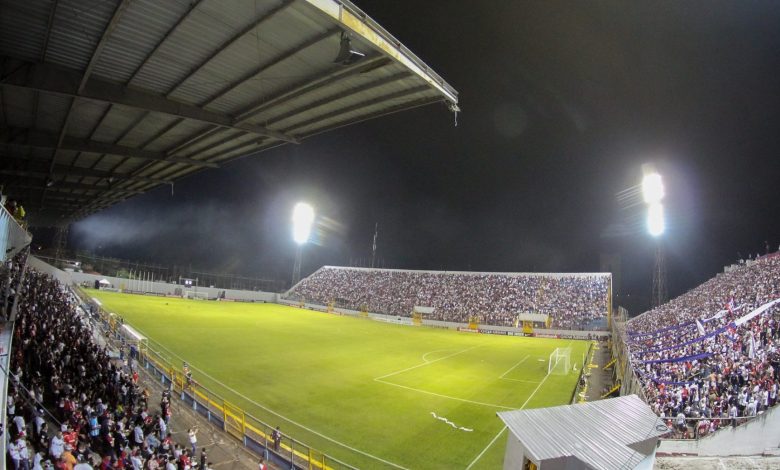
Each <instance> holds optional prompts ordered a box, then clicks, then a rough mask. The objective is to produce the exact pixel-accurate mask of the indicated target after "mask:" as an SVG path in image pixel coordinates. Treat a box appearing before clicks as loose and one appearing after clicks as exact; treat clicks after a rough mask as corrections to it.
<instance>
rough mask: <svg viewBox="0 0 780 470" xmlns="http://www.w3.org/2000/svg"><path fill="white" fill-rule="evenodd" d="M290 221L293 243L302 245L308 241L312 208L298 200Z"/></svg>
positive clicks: (312, 214) (312, 215) (312, 216)
mask: <svg viewBox="0 0 780 470" xmlns="http://www.w3.org/2000/svg"><path fill="white" fill-rule="evenodd" d="M292 222H293V240H295V243H297V244H299V245H303V244H304V243H306V242H308V241H309V236H310V235H311V226H312V224H313V223H314V209H313V208H312V207H311V206H310V205H308V204H306V203H304V202H299V203H298V204H296V205H295V208H294V209H293V216H292Z"/></svg>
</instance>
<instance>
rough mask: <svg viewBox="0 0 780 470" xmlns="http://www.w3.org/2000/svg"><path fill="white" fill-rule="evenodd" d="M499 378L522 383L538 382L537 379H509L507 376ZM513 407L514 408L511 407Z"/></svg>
mask: <svg viewBox="0 0 780 470" xmlns="http://www.w3.org/2000/svg"><path fill="white" fill-rule="evenodd" d="M499 378H500V379H501V380H511V381H512V382H522V383H524V384H538V383H539V381H538V380H523V379H510V378H507V377H499ZM513 409H514V408H513Z"/></svg>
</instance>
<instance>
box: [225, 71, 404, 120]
mask: <svg viewBox="0 0 780 470" xmlns="http://www.w3.org/2000/svg"><path fill="white" fill-rule="evenodd" d="M390 63H391V61H390V59H388V58H386V57H375V58H374V59H369V60H366V61H362V62H358V63H357V64H355V65H352V66H350V67H344V66H341V65H339V66H337V67H334V68H332V69H330V71H329V72H328V73H325V74H322V73H319V74H316V75H312V76H310V77H307V78H305V79H304V80H301V81H300V82H298V83H295V84H293V85H291V86H290V87H289V88H287V89H285V90H282V91H281V92H279V93H277V94H276V95H275V96H271V97H262V98H260V99H258V100H256V101H255V102H254V103H250V104H249V105H248V106H247V107H246V108H244V109H242V110H241V111H239V112H238V114H237V117H236V118H237V119H238V120H240V121H242V120H246V119H250V118H252V117H253V116H256V115H257V114H259V113H261V112H263V111H265V110H266V109H268V108H270V107H272V106H277V105H279V104H281V103H285V102H287V101H290V100H292V99H294V98H298V97H299V96H302V95H305V94H307V93H310V92H312V91H315V90H319V89H320V88H324V87H326V86H328V85H331V84H333V83H335V82H338V81H340V80H344V79H345V78H349V77H352V76H354V75H358V74H361V73H366V72H369V71H371V70H376V69H378V68H380V67H384V66H385V65H387V64H390Z"/></svg>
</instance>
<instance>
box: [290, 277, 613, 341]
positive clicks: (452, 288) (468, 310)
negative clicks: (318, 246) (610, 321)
mask: <svg viewBox="0 0 780 470" xmlns="http://www.w3.org/2000/svg"><path fill="white" fill-rule="evenodd" d="M608 285H609V276H608V275H587V274H501V273H447V272H436V271H401V270H391V269H363V268H339V267H330V266H326V267H323V268H321V269H319V270H318V271H317V272H315V273H314V274H312V275H311V276H309V277H308V278H306V279H304V280H303V281H302V282H301V283H299V284H298V285H296V286H295V288H294V290H293V291H292V292H291V293H290V297H291V298H297V299H305V300H306V301H309V302H313V303H319V304H321V305H328V304H329V303H330V302H332V301H334V300H336V301H337V303H339V304H340V306H342V307H344V308H350V309H353V310H360V309H361V307H365V308H367V310H368V311H371V312H376V313H384V314H387V315H392V316H407V317H408V316H411V312H412V310H413V309H414V307H415V306H418V305H421V306H427V307H434V308H435V310H434V313H433V315H432V316H429V317H427V318H430V319H432V320H445V321H453V322H461V323H465V322H468V320H469V317H470V316H472V315H476V316H479V317H480V322H482V323H484V324H489V325H498V326H514V324H515V319H516V318H517V315H518V314H519V313H528V312H533V313H542V314H547V315H549V316H550V318H551V320H552V322H551V327H552V328H558V329H585V328H587V327H589V326H590V325H591V324H592V323H593V322H594V321H595V320H599V319H601V318H603V317H604V316H605V315H606V312H607V292H608Z"/></svg>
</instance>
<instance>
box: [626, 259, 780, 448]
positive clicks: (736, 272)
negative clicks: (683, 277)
mask: <svg viewBox="0 0 780 470" xmlns="http://www.w3.org/2000/svg"><path fill="white" fill-rule="evenodd" d="M779 302H780V254H778V253H775V254H771V255H767V256H763V257H759V258H757V259H755V260H750V261H747V262H742V263H741V264H739V265H735V266H732V267H729V268H727V269H726V271H725V272H723V273H720V274H718V275H717V276H715V277H714V278H712V279H710V280H709V281H707V282H705V283H704V284H702V285H700V286H698V287H696V288H695V289H692V290H691V291H689V292H687V293H685V294H683V295H681V296H679V297H677V298H676V299H674V300H672V301H670V302H668V303H666V304H664V305H661V306H660V307H657V308H655V309H652V310H650V311H648V312H646V313H644V314H642V315H640V316H638V317H636V318H633V319H631V320H630V321H629V322H628V323H627V333H628V341H627V342H628V347H629V351H630V355H631V364H632V365H633V368H634V371H635V373H636V375H637V376H638V378H639V380H640V381H641V383H642V385H643V387H644V391H645V394H646V397H647V401H648V403H649V404H650V405H651V406H652V408H653V410H654V411H655V412H656V413H657V414H658V415H659V416H661V417H664V418H667V419H668V424H669V426H670V428H671V427H674V429H675V430H676V436H677V437H692V436H694V435H696V436H701V435H704V434H707V433H711V432H713V431H715V430H716V429H718V428H720V427H723V426H736V425H738V424H740V423H742V422H744V421H746V420H747V419H748V418H750V417H753V416H756V415H757V414H761V413H762V412H764V411H766V410H767V409H768V408H769V407H772V406H774V405H775V404H776V403H777V394H778V384H779V383H780V350H779V349H778V340H780V308H778V303H779Z"/></svg>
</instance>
